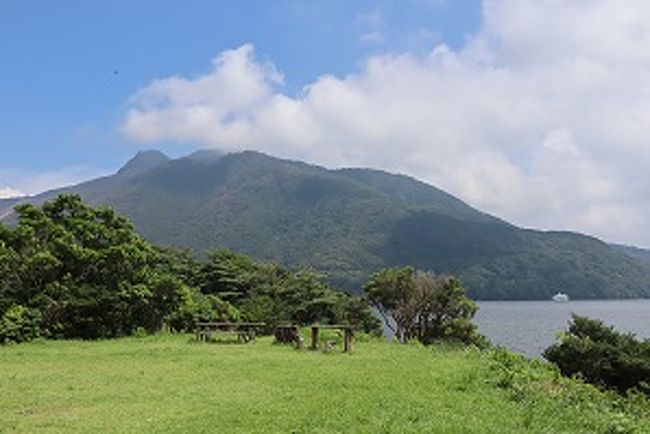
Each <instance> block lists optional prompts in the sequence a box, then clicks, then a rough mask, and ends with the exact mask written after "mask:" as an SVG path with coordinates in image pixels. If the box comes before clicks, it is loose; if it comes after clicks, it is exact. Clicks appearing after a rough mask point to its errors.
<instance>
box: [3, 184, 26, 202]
mask: <svg viewBox="0 0 650 434" xmlns="http://www.w3.org/2000/svg"><path fill="white" fill-rule="evenodd" d="M20 196H24V193H23V192H22V191H20V190H16V189H15V188H11V187H0V199H8V198H11V197H20Z"/></svg>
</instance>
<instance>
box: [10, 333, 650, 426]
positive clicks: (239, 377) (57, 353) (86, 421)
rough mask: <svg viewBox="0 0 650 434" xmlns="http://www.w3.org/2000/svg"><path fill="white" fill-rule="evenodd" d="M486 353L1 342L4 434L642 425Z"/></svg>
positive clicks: (594, 396)
mask: <svg viewBox="0 0 650 434" xmlns="http://www.w3.org/2000/svg"><path fill="white" fill-rule="evenodd" d="M494 359H495V358H494V356H491V355H490V353H488V352H479V351H465V350H461V349H453V348H449V347H432V348H423V347H421V346H417V345H406V346H402V345H394V344H387V343H385V342H383V341H380V340H372V341H368V342H357V343H356V344H355V348H354V352H353V353H352V354H342V353H340V352H338V351H336V352H330V353H323V352H321V351H316V352H312V351H306V350H305V351H297V350H295V349H293V348H291V347H287V346H280V345H274V344H273V343H272V340H271V339H270V338H262V339H259V340H258V341H257V342H255V343H252V344H247V345H236V344H232V345H229V344H207V343H196V342H194V341H192V339H191V336H189V335H169V336H164V335H163V336H155V337H144V338H124V339H117V340H108V341H100V342H81V341H43V342H35V343H31V344H25V345H14V346H7V347H0V432H16V431H17V432H35V431H36V432H41V431H42V432H50V431H51V432H75V431H82V432H151V431H164V432H211V433H212V432H221V433H229V432H245V433H253V432H278V433H290V432H296V433H297V432H309V433H330V432H350V433H366V432H367V433H381V432H391V433H392V432H396V433H402V432H404V433H406V432H410V433H422V432H440V433H467V432H486V433H504V432H512V433H518V432H522V431H531V432H588V433H592V432H626V431H624V430H625V429H633V428H634V427H636V431H633V432H650V419H649V418H648V414H647V411H646V409H647V407H646V406H647V404H646V403H645V402H642V403H630V402H628V401H629V400H621V401H623V403H620V402H619V403H614V402H613V401H611V399H610V398H609V397H605V396H604V395H603V394H601V393H600V392H597V391H595V389H593V388H591V387H589V386H581V385H579V384H575V382H568V381H563V380H560V382H559V383H555V380H553V375H552V373H551V371H550V370H549V369H547V368H535V369H533V368H531V369H530V372H528V371H526V372H527V373H524V374H521V373H519V374H517V373H516V371H517V368H513V372H515V373H514V374H513V378H514V377H517V378H518V379H515V380H513V381H511V382H509V383H508V382H507V381H506V382H505V383H508V385H506V386H504V385H503V384H502V385H501V386H502V387H499V386H498V385H497V384H496V383H497V380H498V377H499V376H503V375H504V374H503V371H500V372H499V371H496V370H495V369H494V365H495V363H496V362H495V361H494ZM508 372H509V371H508ZM508 375H509V374H508ZM521 378H524V380H521ZM510 380H512V378H510ZM522 381H523V383H522ZM502 383H504V382H503V381H502ZM522 384H523V386H522ZM586 396H587V398H585V397H586ZM607 430H609V431H607ZM617 430H619V431H617ZM620 430H623V431H620Z"/></svg>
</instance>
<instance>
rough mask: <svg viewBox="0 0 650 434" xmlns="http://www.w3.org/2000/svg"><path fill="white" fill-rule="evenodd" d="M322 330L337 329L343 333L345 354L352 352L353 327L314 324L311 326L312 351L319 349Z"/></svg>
mask: <svg viewBox="0 0 650 434" xmlns="http://www.w3.org/2000/svg"><path fill="white" fill-rule="evenodd" d="M321 329H335V330H342V331H343V352H344V353H349V352H350V351H352V336H353V335H354V333H353V330H352V326H349V325H342V324H326V325H320V324H314V325H312V326H311V349H312V350H317V349H318V336H319V333H320V330H321Z"/></svg>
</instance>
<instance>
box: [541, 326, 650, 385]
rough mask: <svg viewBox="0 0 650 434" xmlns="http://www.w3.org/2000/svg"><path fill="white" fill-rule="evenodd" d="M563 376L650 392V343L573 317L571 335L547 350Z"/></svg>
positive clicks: (548, 356)
mask: <svg viewBox="0 0 650 434" xmlns="http://www.w3.org/2000/svg"><path fill="white" fill-rule="evenodd" d="M543 355H544V357H545V358H546V359H548V360H549V361H551V362H553V363H555V364H556V365H557V366H558V367H559V368H560V371H561V372H562V374H564V375H567V376H571V375H580V376H581V377H582V378H583V379H584V380H585V381H587V382H589V383H593V384H597V385H599V386H604V387H610V388H613V389H616V390H618V391H619V392H625V391H627V390H628V389H632V388H637V389H640V390H642V391H644V392H646V393H650V341H639V340H638V339H636V338H635V337H634V335H632V334H628V333H620V332H617V331H616V330H614V328H613V327H609V326H606V325H605V324H603V322H602V321H599V320H594V319H590V318H587V317H583V316H579V315H576V314H572V320H571V323H570V324H569V330H568V332H567V333H565V334H563V335H561V337H560V342H559V343H556V344H554V345H552V346H550V347H549V348H547V349H546V351H544V354H543Z"/></svg>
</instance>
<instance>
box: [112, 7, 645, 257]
mask: <svg viewBox="0 0 650 434" xmlns="http://www.w3.org/2000/svg"><path fill="white" fill-rule="evenodd" d="M648 46H650V2H646V1H645V0H594V1H584V0H518V1H511V0H484V1H483V24H482V27H481V30H480V31H479V32H478V33H477V34H475V35H474V36H472V37H471V38H469V39H468V40H467V43H466V44H465V46H464V47H462V48H461V49H459V50H452V49H450V48H449V47H447V46H445V45H444V44H443V45H438V46H436V47H432V50H431V51H430V52H429V53H427V54H426V55H416V54H409V53H403V54H390V55H377V56H373V57H371V58H369V59H367V61H366V62H365V63H364V64H363V66H362V67H361V68H360V70H358V71H355V72H351V73H349V74H348V75H345V76H341V77H337V76H332V75H327V74H325V75H323V76H321V77H320V78H318V79H317V80H315V81H314V82H313V83H310V84H309V85H308V86H306V87H305V88H304V90H303V92H302V93H301V94H299V95H297V96H292V95H287V94H286V93H284V92H283V91H282V75H281V74H280V73H279V72H278V69H277V68H276V67H275V66H273V65H272V64H269V63H264V62H259V61H258V60H256V58H255V53H254V50H253V47H252V46H251V45H244V46H242V47H239V48H237V49H234V50H230V51H226V52H224V53H221V54H220V55H219V56H218V57H217V58H216V59H215V60H214V62H213V69H212V70H211V71H210V72H208V73H207V74H204V75H202V76H198V77H190V78H184V77H171V78H165V79H160V80H155V81H153V82H152V83H151V84H149V85H148V86H147V87H145V88H143V89H141V90H140V91H139V92H137V93H136V94H135V95H134V96H133V98H132V100H131V106H130V108H129V111H128V113H127V114H126V116H125V119H124V122H123V124H122V131H123V132H124V133H125V134H126V135H127V137H129V138H130V139H131V140H133V141H136V142H139V143H148V144H155V143H160V142H167V141H177V142H190V143H195V144H198V145H201V146H204V147H219V148H222V149H230V150H239V149H244V148H247V149H250V148H252V149H258V150H261V151H266V152H269V153H272V154H274V155H279V156H284V157H291V158H302V159H306V160H309V161H312V162H317V163H321V164H325V165H328V166H350V165H362V166H372V167H378V168H384V169H387V170H391V171H399V172H403V173H407V174H410V175H413V176H415V177H417V178H420V179H423V180H425V181H429V182H432V183H434V184H436V185H437V186H439V187H441V188H444V189H446V190H448V191H450V192H451V193H453V194H455V195H457V196H459V197H461V198H462V199H464V200H466V201H468V202H469V203H470V204H472V205H474V206H476V207H478V208H480V209H483V210H485V211H488V212H492V213H494V214H496V215H499V216H501V217H503V218H505V219H507V220H510V221H512V222H514V223H518V224H521V225H525V226H532V227H537V228H548V229H569V230H580V231H583V232H588V233H592V234H595V235H597V236H600V237H603V238H605V239H607V240H612V241H620V242H627V243H632V244H637V245H646V246H650V234H648V233H647V231H646V223H645V222H647V221H650V201H649V200H648V199H649V198H650V183H649V182H647V174H646V171H647V168H648V167H650V143H649V139H650V137H649V133H648V128H647V126H648V125H650V80H649V79H648V77H650V50H648V49H647V47H648Z"/></svg>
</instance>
